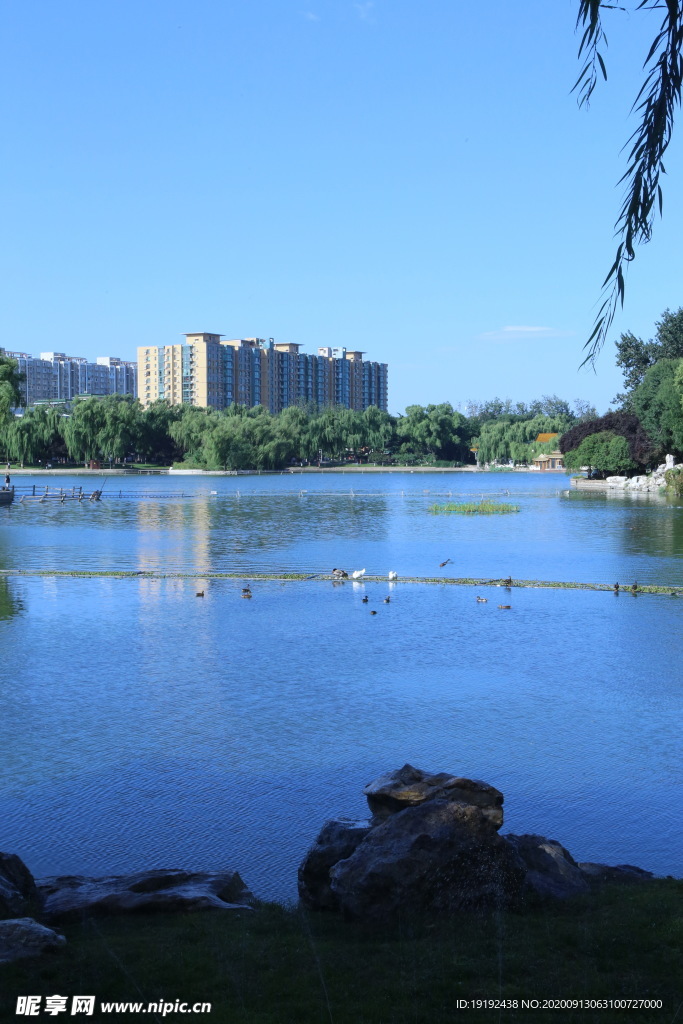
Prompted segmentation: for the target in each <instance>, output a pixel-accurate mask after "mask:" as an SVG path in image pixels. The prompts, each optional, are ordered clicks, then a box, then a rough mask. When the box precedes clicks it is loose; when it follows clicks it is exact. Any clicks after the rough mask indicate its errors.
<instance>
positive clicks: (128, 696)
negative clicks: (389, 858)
mask: <svg viewBox="0 0 683 1024" xmlns="http://www.w3.org/2000/svg"><path fill="white" fill-rule="evenodd" d="M16 482H17V483H19V484H24V485H26V484H27V483H29V482H30V481H29V480H28V479H27V478H25V477H24V478H17V481H16ZM51 483H52V484H54V483H57V484H61V485H62V486H71V484H72V483H75V484H79V483H82V478H74V479H73V480H71V481H70V480H66V479H65V478H60V479H59V480H53V481H51ZM566 486H567V480H566V478H565V477H564V476H552V477H545V478H540V477H538V476H533V475H526V474H524V475H521V474H520V475H514V476H513V475H512V474H509V475H508V474H505V475H495V474H490V475H485V474H477V475H476V476H475V475H470V474H457V475H441V474H434V475H431V474H430V475H428V476H425V475H419V476H418V475H417V474H400V475H396V476H391V477H389V476H386V477H385V476H381V477H380V476H374V475H370V474H368V475H363V476H362V477H359V476H350V475H342V474H339V475H335V476H328V475H325V476H310V477H309V476H297V477H275V476H274V477H269V476H267V477H257V478H244V477H239V478H222V477H218V478H206V477H204V478H192V479H190V480H188V479H183V478H174V477H157V478H154V477H153V478H142V479H131V478H126V479H125V480H123V481H118V480H117V481H116V486H115V485H114V483H113V481H108V483H107V485H106V487H105V500H104V501H103V502H102V503H101V504H100V505H96V506H93V505H76V504H73V505H69V504H67V505H64V506H58V507H55V506H47V505H45V506H36V505H32V506H29V507H18V506H17V505H15V506H14V507H12V508H11V509H9V510H2V516H1V517H0V569H4V570H5V571H9V573H10V575H8V577H7V578H6V579H5V580H0V636H1V637H2V651H3V659H4V668H5V671H4V672H3V674H2V677H1V678H0V749H1V750H2V762H1V767H0V772H1V775H0V782H1V789H0V849H4V850H12V851H16V852H18V853H19V854H20V855H21V856H22V857H24V859H25V860H26V861H27V863H28V864H29V866H30V867H31V869H32V870H33V871H34V873H36V874H37V875H41V874H47V873H58V872H59V873H65V872H86V873H104V872H110V871H111V872H116V871H128V870H134V869H137V868H142V867H152V866H155V867H159V866H167V867H174V866H182V867H191V868H218V867H225V866H234V867H237V868H238V869H239V870H240V871H241V872H242V874H243V875H244V877H245V878H246V880H247V881H248V882H249V884H250V885H251V886H252V887H253V888H254V890H255V891H256V892H257V894H258V895H260V896H263V897H277V898H284V899H287V898H291V897H293V896H294V895H295V878H296V866H297V863H298V861H299V859H300V858H301V856H302V855H303V853H304V852H305V850H306V848H307V846H308V845H309V844H310V842H311V841H312V839H313V838H314V836H315V835H316V833H317V831H318V830H319V828H320V826H321V824H322V822H323V821H324V820H325V819H326V818H327V817H330V816H333V815H337V814H343V815H351V816H358V815H362V814H364V811H365V803H364V800H363V798H362V796H361V789H362V786H363V785H364V784H365V783H366V782H368V781H369V780H370V779H372V778H373V777H374V776H376V775H377V774H380V773H382V772H384V771H386V770H387V769H388V768H392V767H397V766H399V765H401V764H403V763H404V762H406V761H410V762H412V763H414V764H417V765H419V766H421V767H426V768H431V769H435V770H452V771H455V772H457V773H460V774H464V775H469V776H473V777H477V778H482V779H485V780H486V781H487V782H490V783H492V784H494V785H496V786H498V787H499V788H500V789H502V790H503V792H504V793H505V800H506V802H505V811H506V822H505V825H504V831H506V830H507V831H516V832H523V831H538V832H542V833H543V834H545V835H548V836H551V837H553V838H557V839H560V840H561V841H562V842H563V843H564V844H565V845H566V846H568V847H569V849H570V850H571V852H572V853H573V854H574V855H575V856H576V857H577V858H578V859H580V860H605V861H610V862H612V863H623V862H630V863H636V864H639V865H641V866H643V867H646V868H649V869H650V870H653V871H656V872H658V873H662V874H667V873H672V874H683V853H682V844H681V842H680V838H681V835H680V824H679V819H680V814H679V813H678V808H680V806H681V792H680V730H681V684H680V671H679V669H678V666H679V665H680V661H681V626H682V625H683V600H680V599H674V598H670V597H648V596H646V595H641V596H639V597H632V596H631V595H630V594H628V593H626V594H621V595H619V596H615V595H613V594H611V593H590V592H573V591H552V590H551V591H539V590H513V591H512V592H510V593H507V592H506V591H503V590H501V589H498V588H494V587H489V588H485V589H480V590H479V591H474V590H472V589H470V588H460V587H450V586H439V585H427V584H405V583H401V582H400V581H399V582H398V583H397V584H395V585H390V584H388V583H386V584H377V583H375V584H373V583H367V584H352V583H350V582H349V583H344V584H337V585H335V584H333V583H331V582H324V581H320V580H310V581H306V582H288V583H284V582H282V583H281V582H274V581H270V582H266V581H262V582H257V583H256V584H254V585H253V591H254V597H253V599H252V600H251V601H243V600H241V598H240V592H241V583H240V582H239V581H232V580H225V581H215V580H207V579H206V578H203V577H202V573H203V572H209V571H216V570H226V571H237V572H243V573H245V574H248V573H249V572H254V571H272V570H286V569H294V570H306V571H310V572H311V573H314V572H319V571H323V570H324V571H329V569H330V568H332V566H343V567H345V568H347V569H353V568H363V567H365V568H367V570H368V573H375V572H377V573H382V574H384V573H386V572H387V571H388V570H389V569H394V570H396V571H397V572H398V573H399V574H400V575H417V576H419V575H425V576H431V575H434V574H435V573H436V572H437V571H438V570H437V567H438V563H439V562H440V561H443V560H444V559H445V558H448V557H450V558H452V559H453V564H452V565H450V566H448V569H450V570H452V573H451V575H453V576H481V577H489V576H490V577H494V576H495V577H499V576H502V575H507V574H508V573H511V574H512V575H513V576H516V577H519V578H538V579H555V580H561V579H568V580H592V581H596V582H614V580H616V579H619V580H620V581H621V582H622V583H623V584H630V583H631V582H632V581H633V579H634V578H637V579H638V581H639V582H642V583H646V582H656V583H672V584H673V583H676V584H678V585H680V584H683V509H682V508H679V507H677V506H676V504H675V503H670V502H665V501H661V500H657V499H647V498H646V499H630V500H629V499H618V498H607V497H606V496H603V495H585V494H578V493H572V494H568V493H567V492H566ZM119 487H120V488H121V490H122V491H123V492H125V493H126V494H129V495H131V494H132V495H133V496H131V497H126V496H124V495H122V496H121V497H118V490H119ZM501 490H509V491H510V492H511V494H510V500H514V501H515V503H517V504H519V505H520V506H521V511H520V513H519V514H518V515H514V516H492V517H467V518H465V517H460V516H454V515H442V516H434V515H431V514H429V512H428V507H429V505H430V504H432V503H433V502H434V501H435V500H443V501H445V500H447V496H446V492H448V491H451V492H452V494H453V496H455V495H456V494H458V495H463V496H464V495H465V494H467V496H468V497H469V496H470V495H474V494H476V496H479V495H480V494H482V493H485V494H493V493H495V492H498V494H497V496H499V497H501V498H503V500H505V496H504V495H503V494H501V493H500V492H501ZM180 491H184V492H185V494H190V495H191V498H187V499H176V498H174V497H171V496H170V495H171V494H172V492H180ZM212 491H215V492H216V493H215V494H212V493H211V492H212ZM108 492H109V495H108ZM145 492H146V493H147V494H149V492H152V493H153V494H156V495H162V494H163V495H166V497H150V496H145ZM426 492H429V493H426ZM86 567H92V568H99V569H108V568H117V567H118V568H126V569H146V570H148V569H157V570H162V571H168V570H178V571H183V572H189V573H193V574H194V575H193V577H192V578H191V579H177V580H174V579H165V580H163V579H161V580H160V579H140V580H135V579H68V578H58V577H49V576H48V577H41V578H36V577H21V576H19V575H18V574H17V570H22V569H27V568H29V569H30V568H41V569H46V568H48V569H49V568H53V569H55V570H57V569H79V568H86ZM197 589H200V590H204V592H205V595H206V596H205V597H204V598H203V599H198V598H196V597H195V593H196V591H197ZM389 593H391V603H390V604H389V605H385V604H383V598H384V597H385V596H386V595H387V594H389ZM475 593H481V595H482V596H486V597H488V599H489V600H488V603H487V604H477V603H476V601H475ZM364 594H367V595H368V597H369V599H370V603H369V604H367V605H366V604H363V603H362V601H361V598H362V596H363V595H364ZM499 603H505V604H508V603H509V604H511V605H512V609H511V610H510V611H499V610H498V608H497V605H498V604H499ZM370 609H375V610H377V612H378V614H377V615H376V616H371V615H370V614H369V611H370Z"/></svg>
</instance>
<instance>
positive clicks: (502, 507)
mask: <svg viewBox="0 0 683 1024" xmlns="http://www.w3.org/2000/svg"><path fill="white" fill-rule="evenodd" d="M429 511H430V512H435V513H436V512H460V513H461V515H466V516H471V515H480V516H494V515H503V514H504V513H506V512H519V505H506V504H505V503H504V502H501V501H486V500H485V499H483V498H482V500H481V501H464V502H460V503H458V502H448V503H447V504H446V505H431V506H430V508H429Z"/></svg>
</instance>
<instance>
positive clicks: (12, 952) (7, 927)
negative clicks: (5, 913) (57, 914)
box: [0, 917, 66, 964]
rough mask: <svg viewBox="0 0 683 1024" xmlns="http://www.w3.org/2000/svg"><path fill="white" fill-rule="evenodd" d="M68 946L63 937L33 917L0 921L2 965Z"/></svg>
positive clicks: (0, 955) (0, 961) (0, 957)
mask: <svg viewBox="0 0 683 1024" xmlns="http://www.w3.org/2000/svg"><path fill="white" fill-rule="evenodd" d="M64 945H66V939H65V938H64V936H63V935H58V934H57V932H53V931H52V929H51V928H46V927H45V926H44V925H42V924H38V923H37V922H36V921H34V920H33V918H31V917H19V918H14V919H12V920H9V921H0V964H7V963H10V962H11V961H12V960H20V959H22V958H23V957H27V956H40V954H41V953H45V952H47V951H49V950H53V949H59V948H60V947H61V946H64Z"/></svg>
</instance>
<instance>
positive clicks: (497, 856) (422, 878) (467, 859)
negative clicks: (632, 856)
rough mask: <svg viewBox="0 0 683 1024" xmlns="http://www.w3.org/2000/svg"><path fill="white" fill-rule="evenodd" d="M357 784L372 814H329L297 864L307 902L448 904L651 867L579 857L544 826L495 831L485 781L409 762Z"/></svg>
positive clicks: (495, 803)
mask: <svg viewBox="0 0 683 1024" xmlns="http://www.w3.org/2000/svg"><path fill="white" fill-rule="evenodd" d="M363 792H364V793H365V796H366V797H367V801H368V804H369V806H370V810H371V811H372V813H373V817H372V820H371V821H370V822H369V823H365V822H348V821H346V822H344V821H332V822H328V823H327V824H326V825H325V826H324V828H323V829H322V831H321V833H320V835H319V836H318V839H317V840H316V842H315V844H314V845H313V847H312V848H311V850H310V851H309V853H308V854H307V855H306V857H305V859H304V861H303V862H302V864H301V867H300V868H299V894H300V897H301V900H302V901H303V902H304V903H305V904H306V905H307V906H309V907H312V908H315V909H321V910H323V909H324V910H330V909H336V910H339V911H342V912H343V913H345V914H347V915H349V916H353V917H359V918H377V917H383V916H387V915H390V914H394V913H396V912H397V911H401V910H408V911H417V912H422V911H441V912H443V911H445V912H453V911H458V910H464V909H469V908H476V907H501V906H510V905H514V904H515V903H517V902H518V901H521V899H523V897H524V896H525V895H527V896H528V894H529V893H534V894H536V895H538V896H542V897H552V898H554V899H557V898H564V897H568V896H574V895H576V894H579V893H582V892H586V891H587V890H588V889H589V888H590V887H591V885H592V884H593V883H596V882H602V881H609V880H612V879H614V880H621V881H627V880H633V881H639V880H644V879H646V878H651V877H652V876H651V875H650V873H649V872H647V871H642V870H641V869H640V868H632V867H630V866H628V865H621V866H620V867H617V868H609V867H607V866H606V865H604V864H577V862H576V861H575V860H574V858H573V857H572V855H571V854H570V853H569V851H568V850H567V849H565V847H564V846H562V845H561V843H558V842H557V841H556V840H554V839H546V838H545V836H539V835H522V836H518V835H507V836H501V835H499V834H498V829H499V828H500V826H501V824H502V822H503V794H502V793H501V792H500V791H499V790H497V789H495V788H494V787H493V786H489V785H487V784H486V783H485V782H478V781H475V780H473V779H466V778H461V777H460V776H456V775H451V774H449V773H439V774H434V773H429V772H424V771H422V770H421V769H419V768H415V767H413V766H412V765H409V764H406V765H404V766H403V767H402V768H399V769H397V770H396V771H393V772H389V773H388V774H386V775H383V776H381V778H379V779H376V780H375V781H374V782H371V783H369V784H368V785H367V786H366V787H365V788H364V790H363Z"/></svg>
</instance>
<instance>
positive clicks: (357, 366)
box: [138, 333, 388, 413]
mask: <svg viewBox="0 0 683 1024" xmlns="http://www.w3.org/2000/svg"><path fill="white" fill-rule="evenodd" d="M184 337H185V339H186V340H185V344H179V345H163V346H159V347H155V346H147V347H140V348H138V379H139V397H140V401H141V402H142V403H143V405H149V404H150V403H151V402H154V401H157V400H159V399H165V400H166V401H168V402H170V403H171V404H172V405H179V404H186V405H197V406H204V407H207V406H208V407H210V408H213V409H224V408H226V407H227V406H229V405H232V404H233V403H236V404H238V405H244V406H248V407H251V406H255V405H263V406H265V407H266V408H267V409H268V410H269V411H270V412H272V413H279V412H281V411H282V410H283V409H286V408H287V407H288V406H290V405H297V404H298V403H300V402H312V403H315V404H316V405H318V406H324V405H340V406H344V407H345V408H347V409H357V410H360V411H362V410H363V409H366V408H367V407H368V406H369V405H377V406H378V407H379V408H380V409H384V410H386V409H387V404H388V381H387V378H388V367H387V364H386V363H376V362H369V361H365V360H364V359H363V355H364V353H363V352H360V351H358V350H352V351H351V350H349V351H347V349H345V348H341V349H332V348H319V349H318V353H317V355H313V354H309V353H305V352H301V351H300V349H301V345H299V344H297V343H292V342H287V343H282V342H276V341H275V340H274V339H273V338H270V339H268V341H266V340H265V339H264V338H233V339H224V338H223V337H222V336H221V335H219V334H209V333H193V334H186V335H185V336H184Z"/></svg>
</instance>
